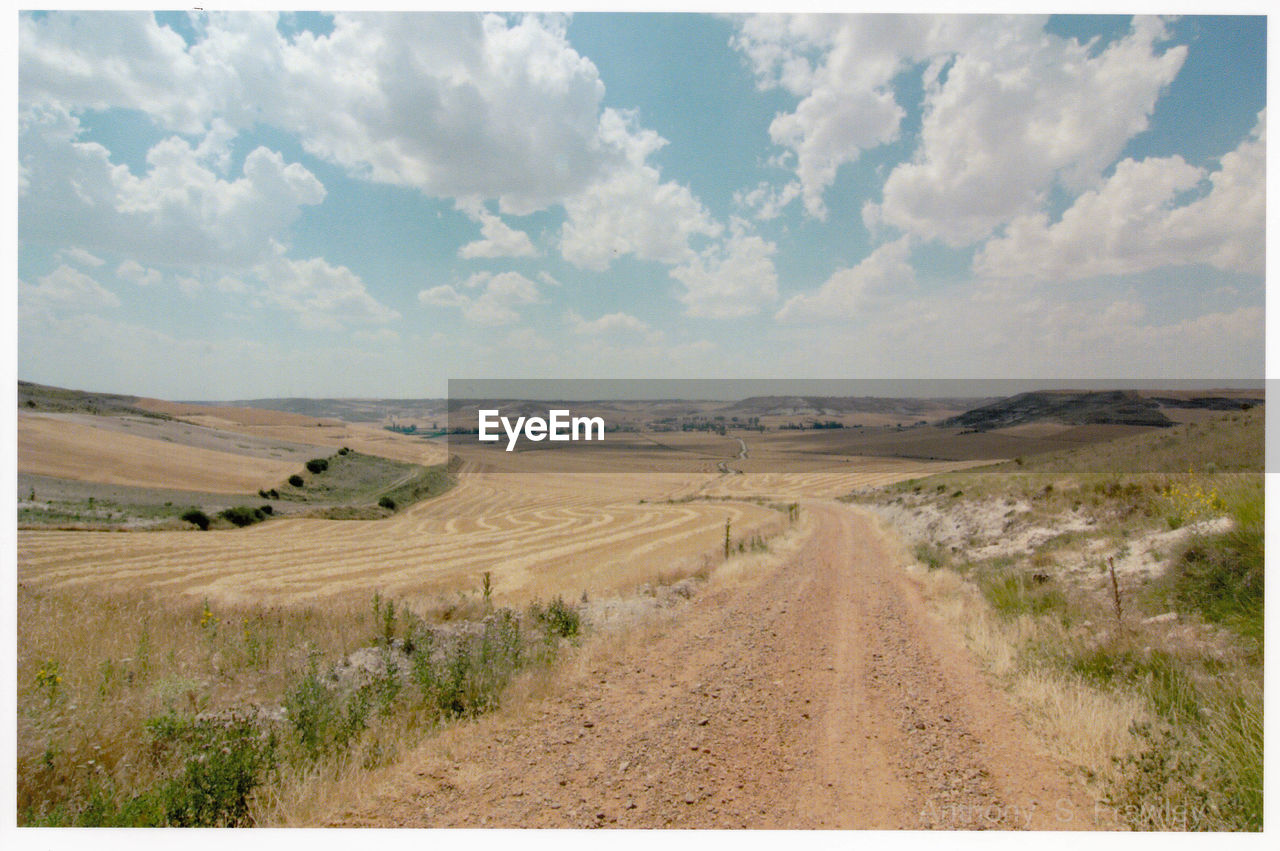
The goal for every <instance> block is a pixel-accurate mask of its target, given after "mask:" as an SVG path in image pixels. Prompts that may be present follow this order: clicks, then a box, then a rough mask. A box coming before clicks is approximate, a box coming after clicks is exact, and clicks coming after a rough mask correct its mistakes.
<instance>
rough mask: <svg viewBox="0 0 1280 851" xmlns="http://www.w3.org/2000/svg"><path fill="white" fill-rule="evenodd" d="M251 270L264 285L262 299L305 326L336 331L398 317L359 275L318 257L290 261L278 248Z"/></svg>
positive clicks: (379, 322) (388, 320)
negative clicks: (372, 293) (366, 285)
mask: <svg viewBox="0 0 1280 851" xmlns="http://www.w3.org/2000/svg"><path fill="white" fill-rule="evenodd" d="M254 273H255V274H256V275H257V276H258V278H259V279H260V280H261V281H262V283H263V284H264V286H265V292H264V298H265V300H266V301H267V302H268V303H270V304H274V305H275V306H277V307H280V308H282V309H284V310H287V311H289V312H290V313H293V314H294V315H295V316H296V317H297V318H298V322H299V324H301V325H302V327H304V328H311V329H325V330H335V329H338V328H342V327H345V326H359V325H376V324H381V323H384V322H390V321H391V320H394V319H398V318H399V317H400V314H399V313H398V312H396V311H395V310H392V309H391V308H389V307H387V306H385V305H383V304H382V303H381V302H379V301H378V300H377V299H375V298H374V297H373V296H371V295H370V294H369V292H368V290H367V289H366V288H365V285H364V281H362V280H360V276H359V275H356V274H355V273H354V272H352V271H351V270H350V269H348V268H347V267H345V266H332V265H330V264H329V263H328V262H326V261H325V260H324V259H323V258H320V257H314V258H311V259H309V260H291V259H289V258H288V257H285V256H284V254H283V249H280V250H279V251H278V253H277V254H276V255H275V256H274V257H272V258H271V259H269V260H267V261H266V262H264V263H261V264H259V265H258V266H256V267H255V268H254Z"/></svg>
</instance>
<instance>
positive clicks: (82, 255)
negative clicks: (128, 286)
mask: <svg viewBox="0 0 1280 851" xmlns="http://www.w3.org/2000/svg"><path fill="white" fill-rule="evenodd" d="M58 254H59V255H60V256H61V257H62V258H63V259H64V260H68V261H70V262H72V263H75V264H76V265H77V266H88V267H90V268H95V269H96V268H97V267H98V266H101V265H102V264H103V263H105V262H107V261H105V260H103V259H102V258H101V257H97V256H95V255H93V254H90V253H89V252H88V251H85V250H84V249H83V248H64V249H62V250H61V251H59V252H58Z"/></svg>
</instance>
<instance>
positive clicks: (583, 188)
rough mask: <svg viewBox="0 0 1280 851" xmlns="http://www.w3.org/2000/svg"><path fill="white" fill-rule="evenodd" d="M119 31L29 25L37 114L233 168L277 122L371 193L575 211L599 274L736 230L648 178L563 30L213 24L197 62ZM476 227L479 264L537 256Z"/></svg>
mask: <svg viewBox="0 0 1280 851" xmlns="http://www.w3.org/2000/svg"><path fill="white" fill-rule="evenodd" d="M104 20H105V17H104V16H100V15H94V14H88V15H83V14H76V13H54V14H51V15H48V16H42V17H39V18H36V17H31V16H26V17H23V18H22V22H21V26H22V38H21V39H20V40H21V42H22V51H21V55H20V57H19V64H20V79H21V81H22V83H21V87H20V88H21V91H20V102H21V103H22V104H23V105H24V106H25V107H26V108H28V109H54V110H62V111H63V112H66V113H68V114H74V113H75V112H76V111H78V110H82V109H86V108H89V109H102V108H106V107H110V106H123V107H127V108H133V109H140V110H144V111H146V112H147V113H148V114H149V115H151V116H152V117H153V118H154V119H155V120H156V121H157V122H159V123H160V124H161V125H162V126H165V127H170V128H173V129H176V130H180V131H181V132H184V133H191V134H200V133H203V134H205V141H204V143H202V144H201V145H200V146H199V147H198V148H197V149H196V150H195V151H186V152H174V155H181V156H184V157H185V158H187V159H189V160H192V161H193V162H194V163H198V164H203V165H204V166H207V167H211V168H222V169H225V168H226V167H227V162H228V159H227V157H228V150H229V148H228V143H229V141H230V140H231V139H233V138H234V136H235V133H236V132H237V131H238V130H241V129H245V128H249V127H252V126H254V125H255V124H259V123H260V124H269V125H273V126H276V127H279V128H281V129H283V130H285V131H287V132H290V133H294V134H296V135H297V136H298V138H299V139H300V140H301V142H302V145H303V146H304V148H305V149H306V150H307V151H309V152H310V153H312V154H314V155H316V156H319V157H322V158H324V159H326V160H329V161H331V162H334V163H337V164H339V165H340V166H342V167H343V168H345V169H346V170H347V171H348V172H349V173H350V174H351V175H353V176H356V177H358V178H362V179H366V180H372V181H376V182H380V183H387V184H392V185H397V186H408V187H412V188H415V189H417V190H419V191H421V192H423V193H424V194H427V195H430V196H435V197H448V198H455V199H483V200H491V199H496V200H497V201H498V211H499V213H501V214H504V215H523V214H527V213H531V212H534V211H537V210H541V209H546V208H548V207H550V206H552V205H555V204H564V206H565V209H566V213H567V218H568V221H567V223H566V225H565V228H564V230H563V232H562V234H561V247H562V250H563V253H564V256H565V257H566V258H567V259H569V260H570V261H571V262H573V263H575V264H577V265H579V266H582V267H585V268H590V269H594V270H602V269H604V268H606V267H607V266H608V264H609V262H610V261H611V260H612V259H613V258H614V257H616V256H619V255H622V254H629V253H630V254H635V255H636V256H638V257H640V258H642V259H646V260H657V261H659V262H664V263H678V262H684V261H686V260H687V259H688V257H689V253H690V249H689V246H688V239H689V238H690V237H691V236H695V235H709V236H715V235H718V234H719V232H720V230H721V227H720V226H719V225H718V224H716V223H715V222H714V221H712V220H711V218H710V216H709V215H708V214H707V212H706V211H705V210H704V209H703V207H702V205H701V203H700V202H698V200H697V199H696V198H695V197H694V196H693V194H692V193H691V192H690V191H689V190H688V189H687V188H686V187H684V186H682V185H680V184H678V183H675V182H670V181H667V182H664V181H663V180H662V179H661V177H660V175H659V173H658V171H657V170H656V169H655V168H653V167H652V166H649V165H647V164H646V162H645V159H646V157H647V156H648V155H649V154H651V153H652V152H653V151H654V150H656V149H657V148H658V147H660V146H661V145H663V144H665V142H664V141H663V140H662V139H661V138H660V137H658V136H657V134H656V133H653V132H652V131H649V130H644V129H642V128H639V127H638V126H636V123H635V121H634V116H633V115H630V114H626V113H621V112H618V111H616V110H613V109H605V108H603V107H602V100H603V96H604V84H603V82H602V81H601V80H600V77H599V73H598V71H597V69H596V67H595V66H594V65H593V64H592V63H591V62H590V61H589V60H588V59H586V58H585V57H583V56H581V55H580V54H578V53H577V51H575V50H574V49H573V48H572V47H571V46H570V44H569V42H568V38H567V34H566V22H565V19H563V18H561V17H557V16H541V15H524V16H518V17H517V16H501V15H473V14H454V15H445V14H433V15H403V14H359V15H349V14H337V15H334V16H333V19H332V24H333V29H332V32H330V33H328V34H326V35H316V34H314V33H311V32H307V31H304V32H300V33H298V34H296V35H293V36H290V37H286V36H285V35H283V34H281V33H280V32H279V30H278V28H277V21H278V19H277V17H276V16H275V15H272V14H249V13H234V14H203V15H199V16H195V17H194V18H193V21H194V24H195V28H196V38H195V41H194V43H193V44H192V45H190V46H187V45H186V44H185V42H184V41H183V39H182V38H181V37H179V36H177V35H176V34H174V33H173V32H172V31H171V30H169V29H168V28H166V27H162V26H160V25H159V24H157V23H156V21H155V19H154V18H153V17H152V16H150V15H146V14H138V15H131V16H127V17H126V18H121V19H119V20H116V19H114V18H113V19H112V20H111V21H110V23H111V27H109V28H108V29H109V30H110V32H111V33H112V34H113V36H114V37H113V39H99V38H97V37H95V35H94V33H95V27H96V26H97V25H98V24H99V23H100V22H102V21H104ZM135 60H136V61H135ZM63 69H69V72H68V73H65V74H64V73H61V71H62V70H63ZM166 71H168V72H169V73H167V74H166ZM99 77H102V78H103V79H104V80H105V84H104V85H101V86H98V85H96V84H95V83H96V82H97V81H98V79H99ZM166 84H168V85H169V86H170V89H167V90H166V89H165V86H166ZM172 144H174V145H176V140H175V141H174V142H172ZM84 153H87V152H84ZM102 153H103V154H105V151H103V152H102ZM103 159H104V160H105V156H104V157H103ZM23 179H24V180H26V179H27V175H26V173H25V172H24V174H23ZM294 188H295V189H296V188H297V187H294ZM283 198H284V199H285V200H286V201H287V200H288V199H289V198H290V195H288V194H285V195H284V196H283ZM299 203H311V202H308V201H300V202H299ZM469 203H470V202H469ZM476 215H477V221H479V223H480V224H481V230H482V236H483V239H481V240H478V241H476V242H472V243H470V244H468V245H466V246H463V248H462V250H461V252H460V255H461V256H462V257H463V258H479V257H504V256H520V257H524V256H535V254H536V250H535V249H534V247H533V245H532V243H531V241H530V240H529V238H528V235H527V234H523V233H521V232H520V231H517V230H514V229H512V228H510V227H509V226H508V225H507V224H506V223H504V222H503V221H502V220H501V219H499V218H498V217H497V216H495V215H494V214H493V213H491V212H489V211H487V210H483V211H479V212H477V214H476ZM261 230H262V229H261V228H259V231H261ZM273 232H276V231H273Z"/></svg>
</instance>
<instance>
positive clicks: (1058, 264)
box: [974, 111, 1266, 280]
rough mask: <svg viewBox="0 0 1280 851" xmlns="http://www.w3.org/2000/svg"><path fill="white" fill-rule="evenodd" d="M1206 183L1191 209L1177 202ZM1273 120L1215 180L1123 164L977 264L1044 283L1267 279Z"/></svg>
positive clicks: (1177, 162)
mask: <svg viewBox="0 0 1280 851" xmlns="http://www.w3.org/2000/svg"><path fill="white" fill-rule="evenodd" d="M1204 182H1207V183H1208V185H1209V189H1208V191H1207V192H1206V193H1204V194H1203V196H1202V197H1199V198H1197V199H1195V200H1193V201H1191V202H1190V203H1184V204H1181V205H1177V204H1176V203H1175V201H1176V200H1177V198H1178V197H1179V196H1180V195H1181V194H1182V193H1186V192H1190V191H1192V190H1195V189H1196V188H1197V187H1198V186H1200V185H1201V184H1202V183H1204ZM1265 227H1266V113H1265V111H1264V112H1263V113H1262V114H1260V115H1259V117H1258V122H1257V125H1256V126H1255V127H1254V129H1253V131H1252V132H1251V133H1250V135H1249V137H1248V138H1247V139H1245V140H1244V141H1243V142H1242V143H1241V144H1240V145H1239V147H1237V148H1236V149H1235V150H1234V151H1232V152H1230V153H1228V154H1227V155H1226V156H1224V157H1222V161H1221V167H1220V168H1219V169H1218V170H1217V171H1214V172H1212V173H1210V172H1208V171H1207V170H1205V169H1202V168H1196V167H1193V166H1191V165H1189V164H1188V163H1186V162H1185V161H1184V160H1183V159H1182V158H1181V157H1176V156H1175V157H1161V158H1149V159H1145V160H1141V161H1135V160H1131V159H1126V160H1123V161H1122V162H1120V163H1118V164H1117V165H1116V169H1115V173H1114V174H1112V175H1111V176H1110V177H1108V178H1107V179H1106V180H1105V181H1104V182H1103V184H1102V186H1100V187H1099V188H1098V189H1096V190H1090V191H1088V192H1085V193H1083V194H1081V195H1080V197H1078V198H1077V199H1076V200H1075V202H1074V203H1073V204H1072V205H1071V206H1070V207H1069V208H1068V209H1067V210H1066V211H1065V212H1064V213H1063V214H1062V218H1061V219H1060V220H1059V221H1057V222H1054V223H1050V221H1049V218H1048V216H1046V215H1044V214H1043V213H1035V214H1031V215H1027V216H1020V217H1019V218H1017V219H1014V220H1013V221H1012V222H1010V224H1009V226H1008V228H1007V229H1006V232H1005V235H1004V236H1003V237H1002V238H999V239H994V240H991V241H990V242H988V243H987V244H986V245H985V246H984V247H983V248H982V250H981V251H980V252H979V253H978V255H977V256H976V257H975V258H974V270H975V271H976V272H978V273H979V274H981V275H985V276H988V277H994V278H1010V277H1034V278H1038V279H1041V280H1050V279H1064V278H1065V279H1074V278H1089V277H1095V276H1098V275H1124V274H1130V273H1135V272H1143V271H1147V270H1149V269H1158V268H1161V267H1163V266H1172V265H1187V264H1205V265H1209V266H1214V267H1217V268H1219V269H1224V270H1229V271H1237V272H1248V273H1261V272H1262V271H1263V266H1264V259H1265V247H1266V234H1265Z"/></svg>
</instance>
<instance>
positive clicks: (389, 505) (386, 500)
mask: <svg viewBox="0 0 1280 851" xmlns="http://www.w3.org/2000/svg"><path fill="white" fill-rule="evenodd" d="M378 507H379V508H385V509H387V510H388V511H395V510H396V501H395V500H394V499H392V498H391V497H389V496H384V497H382V498H381V499H379V500H378Z"/></svg>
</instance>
